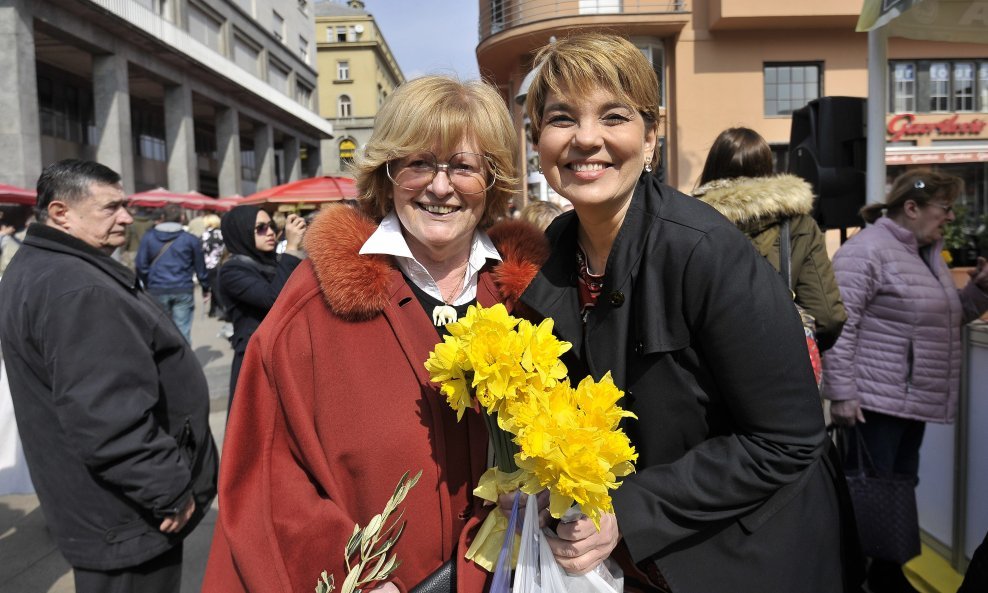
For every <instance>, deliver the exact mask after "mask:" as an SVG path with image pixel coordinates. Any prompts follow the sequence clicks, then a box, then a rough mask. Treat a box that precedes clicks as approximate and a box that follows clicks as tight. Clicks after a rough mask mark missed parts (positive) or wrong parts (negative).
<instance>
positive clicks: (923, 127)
mask: <svg viewBox="0 0 988 593" xmlns="http://www.w3.org/2000/svg"><path fill="white" fill-rule="evenodd" d="M958 119H960V116H959V115H956V114H955V115H952V116H950V117H948V118H946V119H942V120H940V121H938V122H916V115H915V114H913V113H900V114H898V115H895V116H893V117H892V119H890V120H889V123H888V126H886V128H885V131H886V133H887V134H888V136H889V142H898V141H899V140H902V138H903V137H906V136H929V135H930V134H933V133H934V132H936V133H937V135H939V136H955V135H968V136H977V135H979V134H981V131H982V130H984V129H985V126H988V122H986V121H985V120H983V119H972V120H970V121H957V120H958Z"/></svg>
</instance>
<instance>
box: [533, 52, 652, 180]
mask: <svg viewBox="0 0 988 593" xmlns="http://www.w3.org/2000/svg"><path fill="white" fill-rule="evenodd" d="M534 64H536V66H535V68H537V69H538V72H537V73H536V74H535V78H534V79H533V80H532V84H531V86H529V87H528V95H527V96H526V97H525V111H526V113H527V114H528V118H529V120H530V121H531V123H532V141H533V142H535V143H536V144H538V141H539V134H540V133H541V131H542V112H543V111H544V110H545V102H546V98H547V97H548V96H549V94H550V93H551V94H554V95H567V94H572V92H584V91H586V90H588V89H593V88H601V89H603V90H605V91H607V92H609V93H611V94H613V95H614V96H616V97H619V98H620V99H621V100H622V101H624V102H625V103H627V104H628V105H630V106H631V107H632V108H634V109H635V110H636V111H638V113H640V114H641V116H642V117H643V118H644V120H645V129H646V130H647V129H649V128H650V127H651V128H655V127H656V125H657V123H658V121H659V82H658V79H657V78H656V77H655V71H654V70H653V69H652V65H651V64H649V62H648V60H647V59H645V56H644V55H643V54H642V52H641V50H639V49H638V48H637V47H635V46H634V45H633V44H632V43H631V42H630V41H628V40H627V39H625V38H623V37H618V36H616V35H605V34H602V33H578V34H575V35H571V36H569V37H566V38H563V39H560V40H558V41H556V42H554V43H549V44H548V45H546V46H544V47H543V48H542V49H540V50H539V52H538V53H537V54H536V55H535V61H534ZM654 160H655V155H654V153H653V154H652V155H651V160H650V161H649V162H653V161H654Z"/></svg>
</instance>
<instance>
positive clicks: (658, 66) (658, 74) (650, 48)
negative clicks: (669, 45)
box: [636, 42, 666, 107]
mask: <svg viewBox="0 0 988 593" xmlns="http://www.w3.org/2000/svg"><path fill="white" fill-rule="evenodd" d="M657 43H658V42H657ZM636 47H637V48H638V50H639V51H641V52H642V55H644V56H645V59H647V60H648V63H649V64H651V65H652V70H653V71H654V72H655V78H656V80H657V81H658V83H659V106H660V107H665V105H666V97H665V66H664V64H665V50H664V49H663V47H662V46H661V45H653V44H651V43H646V44H641V45H637V46H636Z"/></svg>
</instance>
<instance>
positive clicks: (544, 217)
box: [519, 200, 563, 231]
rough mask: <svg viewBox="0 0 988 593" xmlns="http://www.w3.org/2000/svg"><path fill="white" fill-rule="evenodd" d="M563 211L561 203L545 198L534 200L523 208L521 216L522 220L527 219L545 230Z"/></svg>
mask: <svg viewBox="0 0 988 593" xmlns="http://www.w3.org/2000/svg"><path fill="white" fill-rule="evenodd" d="M562 213H563V209H562V208H561V207H560V206H559V204H556V203H554V202H547V201H545V200H533V201H531V202H529V203H528V205H527V206H525V207H524V208H522V210H521V214H519V216H520V217H521V219H522V220H526V221H528V222H530V223H532V224H534V225H535V226H537V227H539V229H540V230H543V231H544V230H545V229H546V227H548V226H549V223H551V222H552V221H553V220H555V219H556V217H557V216H559V215H560V214H562Z"/></svg>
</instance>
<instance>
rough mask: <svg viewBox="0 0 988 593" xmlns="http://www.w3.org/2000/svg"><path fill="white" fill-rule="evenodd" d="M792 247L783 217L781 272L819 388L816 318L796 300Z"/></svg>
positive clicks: (780, 234) (787, 227)
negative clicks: (793, 282) (801, 327)
mask: <svg viewBox="0 0 988 593" xmlns="http://www.w3.org/2000/svg"><path fill="white" fill-rule="evenodd" d="M791 259H792V249H791V248H790V247H789V219H788V218H786V219H783V221H782V224H781V228H780V229H779V274H781V275H782V280H783V281H784V282H785V283H786V286H787V287H788V288H789V293H790V294H792V298H793V305H794V306H795V307H796V312H797V313H799V320H800V321H801V322H802V324H803V334H804V335H805V336H806V350H807V354H808V355H809V357H810V365H811V366H812V367H813V378H814V379H816V386H817V387H818V388H819V387H820V386H821V384H822V382H823V361H822V360H821V359H820V346H819V345H818V344H817V342H816V319H815V318H814V317H813V316H812V315H810V312H809V311H807V310H806V309H804V308H803V307H801V306H800V305H799V303H797V302H796V293H795V292H793V290H792V272H791V265H790V264H791V261H790V260H791Z"/></svg>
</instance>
